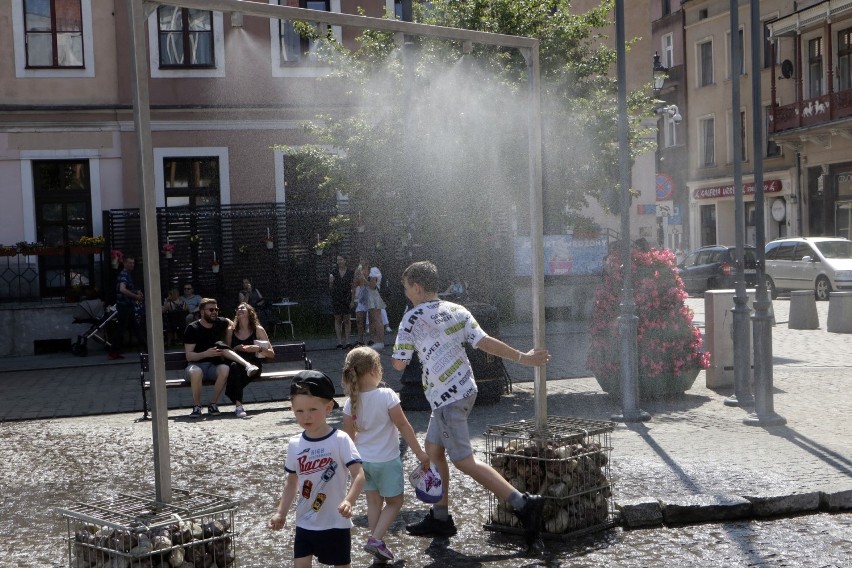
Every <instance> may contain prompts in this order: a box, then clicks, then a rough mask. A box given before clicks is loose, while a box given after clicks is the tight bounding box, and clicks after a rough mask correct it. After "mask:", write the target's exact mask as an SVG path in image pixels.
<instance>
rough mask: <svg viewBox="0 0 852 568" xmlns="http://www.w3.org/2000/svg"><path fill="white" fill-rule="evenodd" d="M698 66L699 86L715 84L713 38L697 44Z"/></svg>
mask: <svg viewBox="0 0 852 568" xmlns="http://www.w3.org/2000/svg"><path fill="white" fill-rule="evenodd" d="M696 58H697V63H698V65H697V67H698V86H699V87H706V86H707V85H712V84H713V40H712V39H708V40H705V41H702V42H699V43H698V44H697V45H696Z"/></svg>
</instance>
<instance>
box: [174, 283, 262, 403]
mask: <svg viewBox="0 0 852 568" xmlns="http://www.w3.org/2000/svg"><path fill="white" fill-rule="evenodd" d="M217 304H218V303H217V302H216V300H214V299H213V298H202V300H201V304H200V312H201V319H199V320H198V321H194V322H192V323H191V324H189V325H188V326H186V331H184V332H183V349H184V352H185V353H186V360H187V362H188V363H189V365H187V367H186V376H187V378H188V379H189V383H190V387H191V388H192V400H193V402H194V403H195V406H194V407H193V409H192V414H190V415H189V417H190V418H201V385H202V382H203V381H208V382H214V385H213V398H212V401H211V403H210V404H209V405H208V406H207V414H209V415H211V416H216V415H218V414H221V413H220V412H219V406H218V401H219V397H220V396H222V391H224V390H225V384H226V383H227V382H228V374H229V372H230V367H229V366H228V364H227V363H225V359H226V358H227V359H228V360H230V361H237V362H239V363H240V364H241V365H242V366H243V367H244V368H245V370H246V374H247V375H249V376H250V377H253V376H255V375H257V373H259V372H260V369H259V368H258V367H257V366H255V365H252V364H251V363H249V362H248V361H246V360H245V359H243V358H242V357H240V356H239V355H238V354H237V353H236V352H234V351H232V350H231V349H230V348H229V347H228V345H227V344H226V343H225V337H226V334H227V332H228V328H229V327H231V326H233V325H234V322H232V321H231V320H229V319H227V318H221V317H219V306H218V305H217Z"/></svg>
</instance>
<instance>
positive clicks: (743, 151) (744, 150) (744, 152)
mask: <svg viewBox="0 0 852 568" xmlns="http://www.w3.org/2000/svg"><path fill="white" fill-rule="evenodd" d="M747 140H748V136H747V134H746V113H745V111H740V161H742V162H745V161H746V160H748V143H747V142H746V141H747Z"/></svg>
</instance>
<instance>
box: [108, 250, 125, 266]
mask: <svg viewBox="0 0 852 568" xmlns="http://www.w3.org/2000/svg"><path fill="white" fill-rule="evenodd" d="M109 260H110V264H111V265H112V267H113V268H114V269H118V265H119V264H120V263H122V262H124V253H123V252H121V251H120V250H118V249H112V251H110V253H109Z"/></svg>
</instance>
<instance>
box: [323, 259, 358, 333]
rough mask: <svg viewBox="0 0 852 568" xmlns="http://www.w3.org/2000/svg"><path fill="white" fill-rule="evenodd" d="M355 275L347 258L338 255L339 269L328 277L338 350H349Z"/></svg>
mask: <svg viewBox="0 0 852 568" xmlns="http://www.w3.org/2000/svg"><path fill="white" fill-rule="evenodd" d="M354 277H355V273H354V272H353V271H352V269H350V268H347V267H346V257H344V256H343V255H342V254H339V255H337V267H336V268H335V269H334V270H332V271H331V273H329V275H328V290H329V292H331V311H332V313H333V314H334V333H335V334H336V335H337V348H338V349H349V348H350V347H352V344H351V343H349V335H350V334H351V333H352V319H351V316H350V314H351V313H352V296H353V292H352V283H353V279H354Z"/></svg>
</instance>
